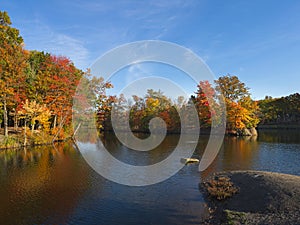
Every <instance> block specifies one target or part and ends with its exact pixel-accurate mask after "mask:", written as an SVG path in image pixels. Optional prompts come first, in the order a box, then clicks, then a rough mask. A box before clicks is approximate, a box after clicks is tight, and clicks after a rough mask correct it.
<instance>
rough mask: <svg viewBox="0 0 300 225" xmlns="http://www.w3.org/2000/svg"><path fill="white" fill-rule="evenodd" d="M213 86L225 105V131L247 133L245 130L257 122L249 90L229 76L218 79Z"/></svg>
mask: <svg viewBox="0 0 300 225" xmlns="http://www.w3.org/2000/svg"><path fill="white" fill-rule="evenodd" d="M215 84H216V90H217V91H218V93H219V96H220V97H222V98H224V102H225V104H226V111H227V122H226V127H227V131H228V132H230V133H235V134H241V135H244V134H246V133H249V132H247V128H255V127H256V126H257V124H258V122H259V119H258V105H257V102H255V101H253V100H252V99H251V97H250V93H249V88H248V87H246V85H245V84H244V83H243V82H241V81H240V80H239V79H238V77H237V76H231V75H226V76H223V77H220V78H219V79H217V80H215Z"/></svg>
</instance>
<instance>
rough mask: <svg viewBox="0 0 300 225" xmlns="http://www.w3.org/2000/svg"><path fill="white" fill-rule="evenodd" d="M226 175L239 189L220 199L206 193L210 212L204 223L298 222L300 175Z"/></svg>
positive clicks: (204, 191) (299, 222)
mask: <svg viewBox="0 0 300 225" xmlns="http://www.w3.org/2000/svg"><path fill="white" fill-rule="evenodd" d="M215 176H227V177H229V178H230V179H231V181H232V182H233V184H234V185H235V186H236V187H237V188H238V189H239V191H238V193H236V194H234V195H233V196H232V197H230V198H227V199H224V200H222V201H219V200H217V199H214V198H212V197H211V196H209V195H208V193H207V191H206V190H205V187H204V185H200V186H201V188H200V189H201V190H202V191H203V193H204V195H205V196H206V200H207V202H208V208H209V212H210V215H209V216H208V217H207V218H206V219H205V220H204V221H203V224H248V225H252V224H253V225H254V224H255V225H256V224H261V225H262V224H274V225H275V224H278V225H281V224H282V225H283V224H291V225H297V224H300V177H299V176H294V175H287V174H280V173H273V172H262V171H233V172H222V173H218V174H216V175H215Z"/></svg>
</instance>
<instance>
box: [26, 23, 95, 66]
mask: <svg viewBox="0 0 300 225" xmlns="http://www.w3.org/2000/svg"><path fill="white" fill-rule="evenodd" d="M32 22H33V23H34V26H32ZM28 24H31V25H30V26H29V25H27V26H26V25H25V29H24V30H23V36H24V39H25V43H26V48H27V49H34V50H39V51H45V52H49V53H51V54H54V55H63V56H67V57H68V58H70V59H71V60H72V61H73V62H74V64H75V65H76V66H77V67H79V68H81V69H85V68H86V67H87V66H88V65H89V60H88V59H89V52H88V50H87V48H86V47H85V46H84V43H83V41H81V40H78V39H76V38H74V37H72V36H70V35H68V34H64V33H60V32H57V31H55V30H53V29H51V28H50V27H49V26H47V25H46V24H43V23H41V21H39V20H38V19H35V20H33V21H31V22H30V21H28Z"/></svg>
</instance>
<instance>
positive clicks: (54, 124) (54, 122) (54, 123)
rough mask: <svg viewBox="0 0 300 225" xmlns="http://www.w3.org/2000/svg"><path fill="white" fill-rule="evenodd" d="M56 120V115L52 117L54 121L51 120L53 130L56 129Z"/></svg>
mask: <svg viewBox="0 0 300 225" xmlns="http://www.w3.org/2000/svg"><path fill="white" fill-rule="evenodd" d="M56 118H57V116H56V115H54V120H53V129H55V128H56Z"/></svg>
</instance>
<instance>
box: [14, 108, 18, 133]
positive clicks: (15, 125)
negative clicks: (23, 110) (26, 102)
mask: <svg viewBox="0 0 300 225" xmlns="http://www.w3.org/2000/svg"><path fill="white" fill-rule="evenodd" d="M14 117H15V121H14V127H15V131H17V129H18V117H17V110H16V109H15V115H14Z"/></svg>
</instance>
